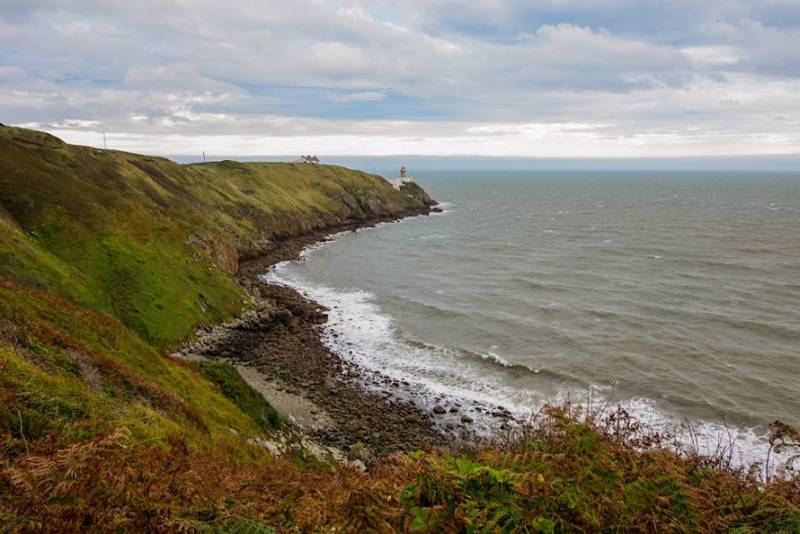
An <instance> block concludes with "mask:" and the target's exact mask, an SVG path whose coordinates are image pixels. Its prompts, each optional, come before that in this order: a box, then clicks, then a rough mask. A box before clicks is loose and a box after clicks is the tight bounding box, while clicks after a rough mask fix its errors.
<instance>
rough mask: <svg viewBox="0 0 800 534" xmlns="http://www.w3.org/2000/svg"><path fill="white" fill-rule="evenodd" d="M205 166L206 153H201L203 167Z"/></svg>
mask: <svg viewBox="0 0 800 534" xmlns="http://www.w3.org/2000/svg"><path fill="white" fill-rule="evenodd" d="M205 164H206V153H205V152H203V165H205Z"/></svg>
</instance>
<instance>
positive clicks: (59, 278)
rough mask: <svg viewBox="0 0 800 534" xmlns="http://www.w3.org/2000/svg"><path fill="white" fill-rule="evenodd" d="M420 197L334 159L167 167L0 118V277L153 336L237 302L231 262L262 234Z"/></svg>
mask: <svg viewBox="0 0 800 534" xmlns="http://www.w3.org/2000/svg"><path fill="white" fill-rule="evenodd" d="M430 204H432V202H431V199H430V198H429V197H428V196H427V194H426V193H425V192H424V191H423V190H422V189H421V188H419V187H417V186H414V187H407V188H404V189H403V190H402V191H396V190H394V189H393V188H392V187H391V186H390V185H389V183H388V182H386V181H385V180H383V179H382V178H380V177H378V176H375V175H370V174H366V173H363V172H359V171H354V170H350V169H346V168H343V167H337V166H329V165H319V166H318V165H308V164H287V163H237V162H233V161H224V162H221V163H211V164H205V165H179V164H176V163H174V162H172V161H170V160H167V159H163V158H157V157H149V156H141V155H136V154H129V153H124V152H116V151H106V150H97V149H94V148H88V147H80V146H72V145H68V144H65V143H63V142H62V141H61V140H59V139H57V138H55V137H53V136H50V135H48V134H46V133H42V132H36V131H31V130H24V129H19V128H9V127H3V128H0V230H1V231H0V275H2V276H5V277H7V278H9V279H12V280H16V281H19V282H21V283H22V284H24V285H27V286H30V287H33V288H36V289H42V290H45V291H47V292H49V293H52V294H54V295H58V296H61V297H65V298H67V299H69V300H72V301H74V302H76V303H78V304H81V305H84V306H87V307H89V308H92V309H94V310H97V311H100V312H103V313H106V314H109V315H111V316H112V317H115V318H117V319H119V320H120V321H121V322H122V323H124V324H125V325H126V326H128V327H130V328H131V329H133V330H134V331H135V332H137V333H138V334H140V335H142V336H143V337H144V338H145V339H147V340H148V341H151V342H153V343H155V344H156V345H158V346H168V345H171V344H174V343H175V342H176V341H178V340H179V339H181V338H183V337H184V336H186V335H187V334H188V333H190V332H191V331H192V329H193V328H194V327H195V326H196V325H198V324H204V323H213V322H218V321H220V320H222V319H225V318H227V317H230V316H231V315H233V314H235V313H237V312H238V311H239V310H240V309H241V307H242V303H243V298H244V297H245V296H244V294H243V293H242V291H241V289H240V288H239V287H238V285H237V284H236V283H235V281H234V278H233V276H232V275H233V274H234V273H235V271H236V269H237V264H238V260H239V258H240V257H252V256H254V255H258V253H259V250H260V249H262V248H263V247H264V246H266V245H268V244H269V243H270V241H272V240H274V239H276V238H281V237H288V236H294V235H298V234H302V233H306V232H309V231H312V230H317V229H321V228H325V227H328V226H332V225H337V224H341V223H344V222H347V221H359V220H369V219H376V218H383V217H391V216H399V215H403V214H409V213H415V212H419V211H422V210H424V209H425V208H426V207H427V206H429V205H430Z"/></svg>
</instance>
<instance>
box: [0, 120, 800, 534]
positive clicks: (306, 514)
mask: <svg viewBox="0 0 800 534" xmlns="http://www.w3.org/2000/svg"><path fill="white" fill-rule="evenodd" d="M430 202H431V201H430V199H429V198H428V197H427V195H425V193H424V191H422V190H421V189H420V188H418V187H416V186H413V187H412V186H409V187H404V188H403V189H402V190H400V191H396V190H394V189H393V188H392V187H391V186H390V185H389V184H388V183H387V182H385V181H384V180H382V179H381V178H379V177H377V176H373V175H369V174H365V173H361V172H357V171H353V170H349V169H345V168H342V167H336V166H326V165H323V166H310V165H293V164H278V163H272V164H256V163H248V164H242V163H235V162H221V163H213V164H207V165H178V164H176V163H174V162H171V161H169V160H166V159H162V158H155V157H147V156H140V155H135V154H128V153H123V152H116V151H105V150H97V149H93V148H87V147H77V146H71V145H67V144H65V143H63V142H61V141H60V140H58V139H56V138H54V137H52V136H50V135H47V134H45V133H41V132H34V131H30V130H24V129H19V128H8V127H0V531H6V530H11V531H15V530H19V531H53V532H68V531H76V532H77V531H91V530H94V531H115V532H121V531H129V532H143V531H151V530H160V531H175V530H192V531H202V532H275V531H276V530H277V531H297V532H309V531H333V530H331V528H326V527H323V525H325V526H327V527H335V528H336V531H354V530H358V531H365V532H391V531H397V530H409V531H419V532H443V531H445V532H543V533H549V532H599V531H604V532H628V531H636V532H657V531H658V532H661V531H674V532H682V531H683V532H694V531H704V532H720V531H723V532H724V531H732V532H740V533H743V532H761V531H775V532H800V509H798V506H799V505H800V482H798V480H797V478H795V479H791V478H789V479H786V480H773V481H772V482H770V483H769V484H764V483H763V480H760V479H759V477H758V476H756V475H757V473H758V472H759V470H758V469H756V470H754V471H752V472H747V471H736V470H733V469H730V468H729V466H727V465H726V464H725V462H724V458H721V457H720V458H704V457H700V456H695V455H683V456H681V455H678V454H676V453H675V452H671V451H669V450H665V448H664V447H662V444H663V443H662V441H660V439H659V437H658V436H651V435H647V434H646V432H643V431H641V430H640V428H639V426H638V424H637V423H636V422H635V421H632V420H631V419H630V418H628V417H627V415H626V414H624V412H615V413H612V414H610V416H608V414H606V417H599V416H596V415H589V416H587V415H586V414H584V416H583V417H577V416H576V414H574V413H571V412H564V411H563V410H555V409H553V410H547V411H545V412H543V413H542V414H540V416H539V417H538V418H537V420H536V421H533V422H532V424H531V425H529V426H527V427H525V428H524V429H523V430H521V431H520V433H518V434H514V435H508V436H503V439H502V440H500V441H498V442H495V443H493V444H491V445H483V446H479V447H469V448H462V449H459V450H453V451H449V452H448V453H444V452H432V451H427V452H419V453H414V454H410V455H399V456H395V457H392V458H388V459H386V460H385V461H384V462H383V463H381V464H379V465H378V466H376V467H375V468H374V469H372V470H370V471H369V472H368V473H359V472H355V471H348V470H345V469H343V468H340V467H336V466H331V465H327V464H319V463H316V462H310V461H308V459H307V458H304V457H302V456H301V457H295V458H273V457H271V456H270V455H269V454H268V453H267V452H266V451H265V450H264V449H263V448H262V447H261V446H259V445H258V443H257V440H258V438H261V437H263V436H265V435H268V434H269V433H270V432H272V431H273V430H275V429H276V428H278V427H280V426H281V424H282V422H281V420H280V419H279V418H278V417H277V414H276V413H275V412H274V410H272V408H271V407H270V406H269V405H268V404H267V403H266V402H265V401H264V400H263V398H262V397H260V396H259V395H257V394H255V393H254V391H253V390H252V389H250V388H249V387H248V386H247V385H246V384H245V383H244V382H243V381H242V380H241V378H240V377H239V376H238V374H237V373H236V372H235V371H234V370H233V369H232V368H230V367H229V366H227V365H225V364H221V363H217V362H214V363H210V362H204V363H202V364H194V363H188V362H185V361H182V360H177V359H173V358H171V357H169V356H168V355H167V351H168V350H169V349H170V348H172V347H174V346H176V344H178V343H179V342H180V341H181V340H183V339H186V338H187V337H190V336H191V335H192V333H193V332H194V330H195V328H196V327H197V326H198V325H203V324H210V323H215V322H219V321H222V320H224V319H226V318H229V317H232V316H233V315H235V314H237V313H239V312H240V311H241V310H242V309H243V308H245V307H246V306H247V305H248V297H247V295H246V293H245V292H244V290H243V289H242V288H241V287H240V286H239V285H238V283H237V281H236V277H235V274H236V270H237V265H238V262H239V260H240V259H242V258H247V257H251V256H255V255H257V254H258V252H259V250H263V249H264V247H266V246H268V245H269V243H270V242H271V241H272V240H275V239H280V238H282V237H286V236H292V235H298V234H302V233H304V232H308V231H310V230H314V229H319V228H325V227H328V226H332V225H337V224H340V223H343V222H347V221H358V220H366V219H373V218H380V217H387V216H397V215H402V214H405V213H412V212H416V211H418V210H420V209H423V208H424V207H425V206H426V205H428V204H430ZM775 431H776V433H775V434H774V436H773V437H774V439H775V440H776V441H775V443H776V444H783V445H784V446H785V447H789V448H791V446H792V444H794V443H796V442H797V441H800V436H799V435H798V434H797V432H796V431H794V430H793V429H790V428H788V427H785V426H776V427H775ZM759 469H760V468H759Z"/></svg>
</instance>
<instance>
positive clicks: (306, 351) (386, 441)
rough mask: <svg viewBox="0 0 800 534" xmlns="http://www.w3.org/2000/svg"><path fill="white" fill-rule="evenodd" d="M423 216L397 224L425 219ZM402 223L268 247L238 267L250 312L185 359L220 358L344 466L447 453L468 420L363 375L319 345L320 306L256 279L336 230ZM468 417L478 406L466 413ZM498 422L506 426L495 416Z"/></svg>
mask: <svg viewBox="0 0 800 534" xmlns="http://www.w3.org/2000/svg"><path fill="white" fill-rule="evenodd" d="M431 211H437V209H436V208H425V209H422V210H419V211H418V212H415V213H408V214H404V217H407V216H415V215H428V214H429V213H430V212H431ZM400 218H403V217H397V218H381V219H372V220H367V221H353V222H349V223H346V224H342V225H338V226H335V227H329V228H326V229H324V230H320V231H316V232H312V233H309V234H306V235H303V236H299V237H292V238H288V239H284V240H280V241H276V242H274V243H273V244H272V245H271V246H270V247H269V248H268V249H266V250H264V251H263V253H262V254H261V255H259V256H258V257H255V258H252V259H247V260H244V261H242V262H241V263H240V266H239V272H238V277H239V281H240V283H241V284H242V285H243V286H245V287H246V288H247V289H248V291H249V292H250V294H251V295H252V296H253V298H254V306H253V307H252V308H251V309H250V310H249V311H248V312H246V313H245V314H243V315H242V316H241V317H239V318H238V319H236V320H235V321H233V322H231V323H228V324H226V325H221V326H215V327H213V328H210V329H206V330H204V331H201V332H200V335H199V338H198V340H197V341H196V342H194V343H192V344H190V345H188V346H186V347H184V348H183V349H182V350H181V351H180V353H179V354H180V355H182V356H184V357H200V358H222V359H226V360H228V361H230V362H231V363H233V364H234V365H235V366H236V367H237V369H238V370H239V372H240V374H241V375H242V376H243V377H244V378H245V380H247V381H248V382H249V383H250V385H251V386H253V387H254V388H255V389H257V390H258V391H260V392H261V393H262V394H263V395H264V396H265V398H266V399H267V401H269V402H270V403H271V404H272V405H273V406H274V407H275V408H276V409H277V410H278V412H279V413H281V414H282V415H283V416H284V417H286V418H287V419H288V420H289V421H291V422H292V423H293V424H294V426H295V428H296V429H298V430H300V431H301V432H302V434H303V435H305V436H307V437H308V438H310V439H312V440H313V441H314V442H316V443H319V444H320V445H323V446H325V447H332V448H334V449H335V450H337V451H341V452H342V453H343V454H344V455H346V456H347V457H348V458H350V459H358V460H361V461H362V462H364V463H365V464H369V463H371V462H373V461H375V460H377V459H378V458H380V457H382V456H384V455H386V454H390V453H393V452H397V451H411V450H417V449H420V448H430V447H446V446H452V445H453V444H454V443H458V442H459V441H462V440H469V439H472V438H474V433H473V431H472V429H471V423H472V421H473V419H472V417H470V416H469V415H467V411H466V410H464V413H461V412H462V409H461V405H460V404H458V403H457V402H455V401H452V400H451V401H447V399H444V398H442V399H441V400H442V402H441V403H440V404H437V405H436V406H434V407H433V409H432V410H430V409H424V408H423V407H421V406H420V404H419V403H416V402H414V397H415V395H416V393H417V392H415V391H413V387H412V385H411V384H408V383H407V382H403V381H398V380H394V379H392V378H390V377H386V376H381V375H379V374H375V373H366V372H364V371H363V370H362V369H361V368H359V367H358V366H356V365H355V364H353V363H351V362H348V361H346V360H343V359H342V358H340V357H339V356H338V355H337V354H335V353H334V352H332V351H331V350H330V349H329V348H328V347H326V346H325V344H324V343H323V341H322V338H321V335H320V328H321V325H323V324H324V323H325V322H326V320H327V315H326V311H327V310H325V308H323V307H322V306H320V305H319V304H317V303H315V302H313V301H311V300H308V299H306V298H305V297H303V296H302V295H301V294H300V293H298V292H297V291H295V290H294V289H292V288H289V287H285V286H281V285H275V284H269V283H266V282H265V281H264V280H263V279H262V277H261V275H263V274H264V273H265V272H267V270H268V269H269V268H270V267H271V266H272V265H275V264H276V263H279V262H281V261H286V260H292V259H297V258H298V257H299V254H300V252H301V251H302V250H303V249H305V248H306V247H308V246H310V245H313V244H315V243H318V242H320V241H325V240H328V239H330V236H331V235H333V234H335V233H339V232H342V231H348V230H356V229H359V228H364V227H369V226H374V225H377V224H379V223H382V222H390V221H396V220H399V219H400ZM470 408H471V409H473V410H474V409H478V410H482V409H480V408H475V407H470ZM498 414H499V415H498V417H499V420H503V419H506V418H508V419H510V414H507V412H503V411H500V412H498Z"/></svg>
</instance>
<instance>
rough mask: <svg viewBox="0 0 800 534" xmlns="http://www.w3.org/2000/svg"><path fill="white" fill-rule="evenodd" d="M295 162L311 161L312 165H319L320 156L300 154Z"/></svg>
mask: <svg viewBox="0 0 800 534" xmlns="http://www.w3.org/2000/svg"><path fill="white" fill-rule="evenodd" d="M294 163H311V164H312V165H319V158H318V157H317V156H300V157H299V158H297V159H296V160H294Z"/></svg>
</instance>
